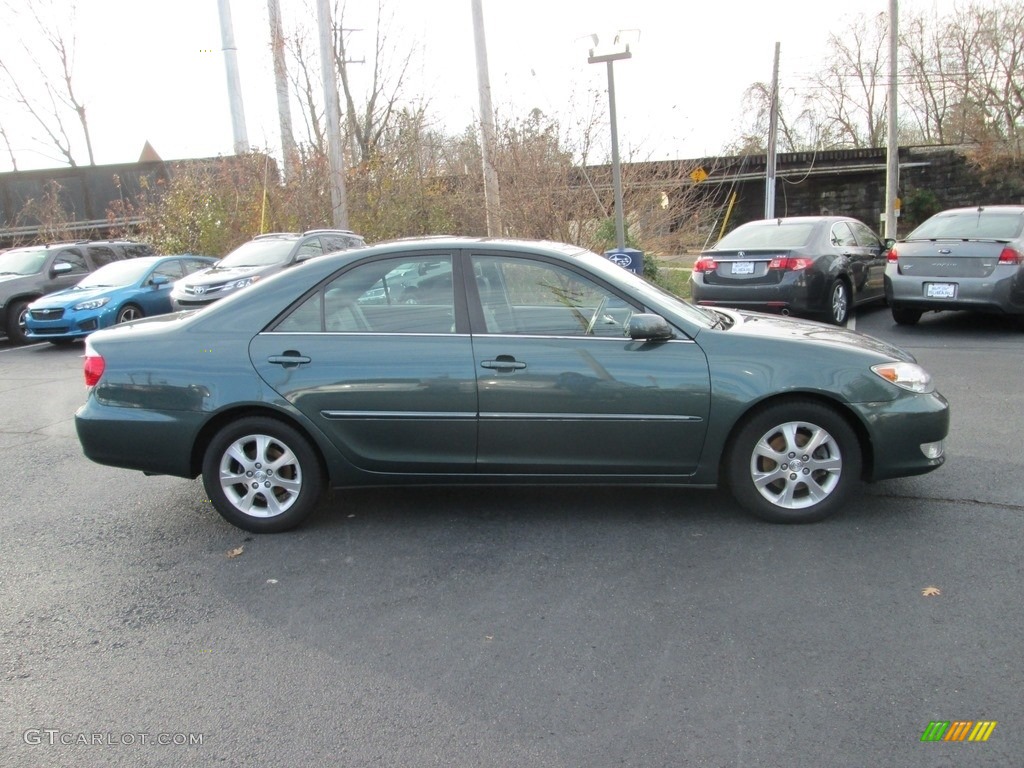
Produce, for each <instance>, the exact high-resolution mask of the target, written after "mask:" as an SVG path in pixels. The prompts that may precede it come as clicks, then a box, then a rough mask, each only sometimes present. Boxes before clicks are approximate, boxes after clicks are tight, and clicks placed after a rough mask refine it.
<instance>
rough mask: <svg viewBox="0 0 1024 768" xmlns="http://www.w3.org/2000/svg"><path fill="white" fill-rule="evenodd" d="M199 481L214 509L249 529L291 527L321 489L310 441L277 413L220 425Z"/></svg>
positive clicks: (310, 508)
mask: <svg viewBox="0 0 1024 768" xmlns="http://www.w3.org/2000/svg"><path fill="white" fill-rule="evenodd" d="M203 485H204V486H205V488H206V493H207V494H208V495H209V496H210V501H212V502H213V506H214V507H215V508H216V509H217V511H218V512H219V513H220V514H221V516H223V517H224V519H225V520H227V521H228V522H229V523H231V524H232V525H236V526H238V527H239V528H242V529H243V530H246V531H251V532H253V533H278V532H280V531H287V530H289V529H291V528H295V527H296V526H297V525H299V524H300V523H302V522H303V521H304V520H305V519H306V518H307V517H308V516H309V514H310V512H312V511H313V508H314V507H315V506H316V503H317V501H318V500H319V498H320V494H321V491H322V489H323V473H322V471H321V469H320V462H319V461H318V460H317V454H316V451H315V449H314V448H313V446H312V445H311V444H310V442H309V441H308V440H307V439H306V438H305V437H303V436H302V435H301V434H300V433H299V432H298V431H296V430H295V429H293V428H292V427H290V426H288V425H287V424H284V423H282V422H280V421H277V420H276V419H269V418H264V417H262V416H251V417H248V418H244V419H239V420H238V421H236V422H232V423H230V424H228V425H227V426H225V427H224V428H222V429H221V430H220V432H218V433H217V434H216V435H215V436H214V438H213V440H211V441H210V445H209V446H208V447H207V449H206V454H205V456H204V457H203Z"/></svg>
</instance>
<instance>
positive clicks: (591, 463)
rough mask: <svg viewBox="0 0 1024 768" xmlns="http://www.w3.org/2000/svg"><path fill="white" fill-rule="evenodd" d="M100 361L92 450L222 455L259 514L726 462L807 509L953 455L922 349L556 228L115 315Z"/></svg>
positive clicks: (825, 509) (128, 456)
mask: <svg viewBox="0 0 1024 768" xmlns="http://www.w3.org/2000/svg"><path fill="white" fill-rule="evenodd" d="M161 320H163V322H160V321H161ZM84 365H85V375H86V383H87V384H88V385H89V386H90V388H91V389H90V393H89V396H88V399H87V401H86V403H85V405H84V406H83V407H82V408H81V409H79V411H78V413H77V416H76V419H75V421H76V425H77V429H78V436H79V438H80V440H81V442H82V447H83V449H84V451H85V454H86V455H87V456H88V457H89V458H91V459H93V460H94V461H97V462H100V463H103V464H112V465H114V466H119V467H127V468H130V469H137V470H142V471H144V472H149V473H158V474H169V475H178V476H181V477H195V476H197V475H200V474H201V475H202V476H203V481H204V483H205V486H206V490H207V493H208V494H209V497H210V500H211V501H212V502H213V505H214V506H215V507H216V508H217V510H218V511H219V512H220V513H221V514H222V515H223V516H224V517H225V518H226V519H228V520H230V521H231V522H232V523H234V524H236V525H238V526H240V527H242V528H245V529H247V530H250V531H257V532H271V531H280V530H284V529H286V528H290V527H293V526H295V525H297V524H298V523H300V522H301V521H302V520H303V518H304V517H305V516H306V515H307V514H309V512H310V511H311V510H312V509H313V507H314V506H315V505H316V502H317V500H318V499H319V498H320V495H321V491H322V490H324V489H325V488H326V487H334V488H342V487H352V486H358V485H364V486H365V485H394V484H399V483H404V484H410V483H411V484H419V485H424V484H442V483H473V484H509V483H559V484H565V483H571V484H577V485H586V484H590V485H597V486H601V485H609V484H634V485H656V484H663V485H664V484H668V485H694V486H705V487H708V486H713V485H716V484H717V483H719V482H724V483H726V484H728V485H729V487H730V488H731V489H732V491H733V493H734V494H735V496H736V498H737V500H739V502H740V503H741V504H742V505H743V506H744V507H746V508H747V509H749V510H750V511H751V512H753V513H754V514H756V515H759V516H760V517H763V518H766V519H768V520H775V521H782V522H807V521H811V520H820V519H821V518H823V517H825V516H827V515H829V514H831V513H833V512H835V511H836V510H837V509H838V508H839V507H840V506H841V505H842V503H843V500H844V499H845V498H847V497H848V496H849V495H850V493H851V492H852V491H853V490H854V488H856V486H857V485H858V483H859V482H860V481H862V480H881V479H884V478H889V477H900V476H905V475H914V474H921V473H924V472H929V471H931V470H933V469H935V468H936V467H938V466H940V465H941V464H942V462H943V459H944V457H943V440H944V438H945V437H946V433H947V430H948V427H949V409H948V406H947V403H946V401H945V399H943V397H942V396H941V395H940V394H939V393H938V392H936V391H935V387H934V385H933V383H932V381H931V377H930V376H929V375H928V373H927V372H926V371H924V370H923V369H922V368H921V367H920V366H918V365H917V364H916V363H915V361H914V358H913V357H912V356H911V355H910V354H909V353H907V352H905V351H903V350H901V349H898V348H896V347H893V346H891V345H889V344H886V343H884V342H882V341H879V340H878V339H873V338H871V337H868V336H864V335H861V334H857V333H854V332H852V331H849V330H846V329H841V328H835V327H833V326H828V325H824V324H821V323H812V322H797V321H796V320H793V319H789V318H781V317H772V316H769V315H758V314H748V313H744V312H738V311H734V310H711V309H701V308H698V307H694V306H692V305H690V304H688V303H686V302H684V301H682V300H681V299H679V298H678V297H676V296H673V295H672V294H669V293H666V292H664V291H662V290H660V289H658V288H656V287H655V286H653V285H651V284H650V283H647V282H646V281H644V280H643V279H641V278H639V277H637V276H636V275H633V274H632V273H630V272H628V271H626V270H625V269H622V268H621V267H618V266H616V265H615V264H613V263H611V262H610V261H609V260H608V259H605V258H602V257H601V256H598V255H596V254H594V253H591V252H589V251H587V250H584V249H582V248H579V247H573V246H568V245H557V244H551V243H533V242H519V241H503V240H479V239H468V238H429V239H425V240H407V241H398V242H395V243H391V244H382V245H379V246H375V247H372V248H366V249H356V250H352V251H348V252H344V253H338V254H334V255H329V256H323V257H321V258H318V259H311V260H310V261H308V262H306V263H304V264H301V265H299V266H296V267H293V268H291V269H287V270H284V271H282V272H279V273H278V274H276V275H274V276H272V277H269V278H267V279H265V280H261V281H260V282H259V283H257V284H256V285H254V286H252V287H251V288H248V289H246V290H245V291H239V292H238V293H237V294H236V295H234V296H229V297H227V298H225V299H223V300H222V301H217V302H215V303H214V304H212V305H211V306H210V307H208V308H206V309H202V310H200V311H198V312H192V313H189V312H183V313H179V314H178V315H165V316H163V318H160V317H157V318H152V319H149V320H141V321H138V322H136V323H129V324H127V325H124V326H120V327H119V328H117V329H108V330H102V331H99V332H97V333H95V334H93V335H92V336H90V337H89V338H88V340H87V342H86V353H85V363H84ZM680 503H681V504H684V503H685V502H683V501H680Z"/></svg>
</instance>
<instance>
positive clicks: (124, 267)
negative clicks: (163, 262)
mask: <svg viewBox="0 0 1024 768" xmlns="http://www.w3.org/2000/svg"><path fill="white" fill-rule="evenodd" d="M152 268H153V262H151V261H148V260H147V261H144V262H138V261H134V260H132V261H115V262H114V263H113V264H107V265H106V266H105V267H100V268H99V269H97V270H96V271H95V272H93V273H92V274H91V275H89V276H87V277H84V278H82V279H81V280H80V281H79V282H78V285H77V286H75V287H76V288H96V287H98V286H101V285H102V286H121V285H131V284H132V283H136V282H138V281H139V280H141V279H142V277H143V275H145V274H146V273H147V272H149V270H150V269H152Z"/></svg>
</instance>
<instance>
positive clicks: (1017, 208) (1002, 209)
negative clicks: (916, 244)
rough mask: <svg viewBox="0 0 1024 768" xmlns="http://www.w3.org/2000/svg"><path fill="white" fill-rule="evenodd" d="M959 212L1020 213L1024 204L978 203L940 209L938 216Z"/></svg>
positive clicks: (1022, 211)
mask: <svg viewBox="0 0 1024 768" xmlns="http://www.w3.org/2000/svg"><path fill="white" fill-rule="evenodd" d="M959 213H1020V214H1024V205H976V206H970V207H964V208H947V209H946V210H944V211H939V212H938V213H936V214H935V215H936V216H945V215H948V214H959Z"/></svg>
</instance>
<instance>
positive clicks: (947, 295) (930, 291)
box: [924, 283, 956, 299]
mask: <svg viewBox="0 0 1024 768" xmlns="http://www.w3.org/2000/svg"><path fill="white" fill-rule="evenodd" d="M924 295H925V296H927V297H928V298H929V299H955V298H956V283H926V284H925V286H924Z"/></svg>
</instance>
